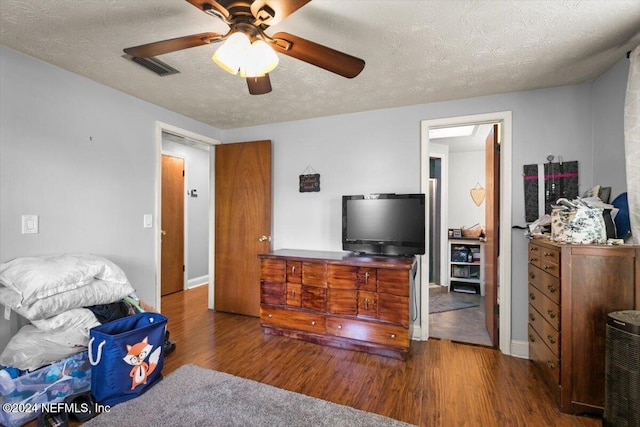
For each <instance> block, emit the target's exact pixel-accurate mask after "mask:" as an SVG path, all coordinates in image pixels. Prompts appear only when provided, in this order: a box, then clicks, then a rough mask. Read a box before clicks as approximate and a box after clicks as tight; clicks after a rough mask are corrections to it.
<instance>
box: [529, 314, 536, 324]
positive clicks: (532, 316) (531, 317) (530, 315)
mask: <svg viewBox="0 0 640 427" xmlns="http://www.w3.org/2000/svg"><path fill="white" fill-rule="evenodd" d="M529 320H531V321H532V322H533V321H534V320H536V316H535V315H534V314H533V313H529Z"/></svg>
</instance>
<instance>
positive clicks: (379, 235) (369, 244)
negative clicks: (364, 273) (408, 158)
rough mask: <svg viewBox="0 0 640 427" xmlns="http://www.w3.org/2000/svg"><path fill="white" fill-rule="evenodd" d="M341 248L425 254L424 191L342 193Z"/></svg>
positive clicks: (356, 250) (380, 252) (364, 251)
mask: <svg viewBox="0 0 640 427" xmlns="http://www.w3.org/2000/svg"><path fill="white" fill-rule="evenodd" d="M342 249H344V250H346V251H353V252H357V253H362V254H371V255H396V256H411V255H417V254H424V252H425V196H424V194H371V195H353V196H342Z"/></svg>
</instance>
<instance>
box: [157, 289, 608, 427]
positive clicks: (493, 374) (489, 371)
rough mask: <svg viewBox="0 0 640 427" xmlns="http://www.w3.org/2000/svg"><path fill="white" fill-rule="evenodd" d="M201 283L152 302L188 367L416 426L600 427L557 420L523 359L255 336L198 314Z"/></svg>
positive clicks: (435, 343) (246, 323)
mask: <svg viewBox="0 0 640 427" xmlns="http://www.w3.org/2000/svg"><path fill="white" fill-rule="evenodd" d="M206 292H207V288H206V287H205V286H203V287H199V288H195V289H192V290H188V291H184V292H178V293H175V294H172V295H169V296H167V297H164V298H163V299H162V311H163V313H164V314H165V315H167V317H168V318H169V326H168V327H169V331H170V333H171V339H173V340H175V341H176V342H177V349H176V350H175V352H173V353H171V354H169V355H168V356H167V357H166V358H165V368H164V371H163V372H164V373H165V374H168V373H170V372H172V371H173V370H175V369H176V368H177V367H179V366H181V365H183V364H186V363H191V364H195V365H199V366H202V367H205V368H210V369H215V370H218V371H222V372H227V373H230V374H233V375H237V376H240V377H244V378H249V379H252V380H255V381H260V382H262V383H266V384H270V385H272V386H275V387H280V388H283V389H286V390H291V391H295V392H299V393H303V394H306V395H309V396H313V397H317V398H320V399H325V400H328V401H331V402H335V403H339V404H343V405H347V406H351V407H354V408H358V409H361V410H364V411H369V412H374V413H378V414H381V415H385V416H388V417H391V418H395V419H398V420H402V421H405V422H408V423H412V424H416V425H421V426H600V425H601V421H600V420H596V419H591V418H586V417H576V416H571V415H566V414H561V413H560V412H559V411H558V410H557V409H556V408H555V406H554V404H553V403H552V398H551V396H550V394H549V393H548V392H546V391H545V390H546V389H545V387H544V386H543V383H542V381H541V379H540V378H539V377H538V375H537V374H536V372H535V370H534V369H533V367H532V366H531V364H530V363H529V361H527V360H523V359H518V358H514V357H509V356H504V355H503V354H501V353H500V352H499V351H497V350H493V349H490V348H486V347H480V346H472V345H464V344H458V343H454V342H451V341H449V340H430V341H428V342H416V341H414V342H413V343H412V347H411V354H410V356H409V358H408V360H407V361H406V362H402V361H399V360H394V359H388V358H385V357H382V356H373V355H369V354H366V353H360V352H352V351H347V350H340V349H334V348H329V347H323V346H319V345H316V344H311V343H306V342H302V341H297V340H293V339H289V338H284V337H278V336H270V335H269V336H265V335H264V334H263V333H262V329H261V327H260V323H259V320H258V319H257V318H253V317H247V316H241V315H234V314H226V313H218V312H213V311H210V310H207V308H206V304H207V296H206Z"/></svg>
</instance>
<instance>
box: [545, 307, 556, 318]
mask: <svg viewBox="0 0 640 427" xmlns="http://www.w3.org/2000/svg"><path fill="white" fill-rule="evenodd" d="M547 313H549V317H551V318H552V319H555V318H556V312H555V311H553V310H551V309H549V310H547Z"/></svg>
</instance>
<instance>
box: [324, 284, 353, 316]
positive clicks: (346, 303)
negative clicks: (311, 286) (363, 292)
mask: <svg viewBox="0 0 640 427" xmlns="http://www.w3.org/2000/svg"><path fill="white" fill-rule="evenodd" d="M327 311H328V312H329V313H331V314H342V315H345V316H355V315H356V314H357V313H358V294H357V291H355V290H353V291H352V290H348V289H329V290H327Z"/></svg>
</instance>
